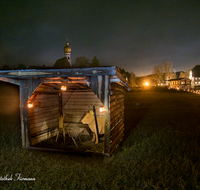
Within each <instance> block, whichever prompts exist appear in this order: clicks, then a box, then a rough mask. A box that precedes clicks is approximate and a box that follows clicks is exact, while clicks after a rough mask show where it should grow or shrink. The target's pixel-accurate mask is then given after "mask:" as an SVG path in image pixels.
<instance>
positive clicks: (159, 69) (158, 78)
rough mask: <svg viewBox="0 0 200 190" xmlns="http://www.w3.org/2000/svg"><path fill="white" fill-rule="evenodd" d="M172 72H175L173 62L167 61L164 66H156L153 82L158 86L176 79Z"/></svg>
mask: <svg viewBox="0 0 200 190" xmlns="http://www.w3.org/2000/svg"><path fill="white" fill-rule="evenodd" d="M172 70H173V65H172V62H169V61H165V62H163V63H162V64H159V65H156V66H154V68H153V80H154V81H155V82H156V83H157V84H160V83H164V81H166V80H169V79H171V78H173V77H174V74H173V72H172Z"/></svg>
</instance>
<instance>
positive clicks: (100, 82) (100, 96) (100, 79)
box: [97, 75, 103, 103]
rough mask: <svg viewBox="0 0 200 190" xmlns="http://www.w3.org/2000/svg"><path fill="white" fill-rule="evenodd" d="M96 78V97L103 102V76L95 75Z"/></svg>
mask: <svg viewBox="0 0 200 190" xmlns="http://www.w3.org/2000/svg"><path fill="white" fill-rule="evenodd" d="M97 80H98V93H97V95H98V98H99V99H100V100H101V102H102V103H103V100H102V83H103V77H102V76H101V75H98V76H97Z"/></svg>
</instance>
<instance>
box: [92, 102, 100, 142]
mask: <svg viewBox="0 0 200 190" xmlns="http://www.w3.org/2000/svg"><path fill="white" fill-rule="evenodd" d="M93 112H94V119H95V126H96V134H97V135H96V141H97V142H98V143H99V128H98V123H97V115H96V110H95V106H93ZM96 141H95V142H96Z"/></svg>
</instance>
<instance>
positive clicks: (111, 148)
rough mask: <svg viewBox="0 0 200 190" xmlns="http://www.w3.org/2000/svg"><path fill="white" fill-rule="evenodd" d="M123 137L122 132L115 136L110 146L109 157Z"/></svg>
mask: <svg viewBox="0 0 200 190" xmlns="http://www.w3.org/2000/svg"><path fill="white" fill-rule="evenodd" d="M123 136H124V131H123V130H122V131H121V133H120V134H119V135H118V136H117V138H116V139H115V141H113V143H112V144H111V146H110V155H111V154H112V153H113V151H114V150H115V148H116V146H117V145H118V144H119V143H120V141H121V139H122V138H123Z"/></svg>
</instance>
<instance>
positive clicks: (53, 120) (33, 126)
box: [30, 118, 58, 129]
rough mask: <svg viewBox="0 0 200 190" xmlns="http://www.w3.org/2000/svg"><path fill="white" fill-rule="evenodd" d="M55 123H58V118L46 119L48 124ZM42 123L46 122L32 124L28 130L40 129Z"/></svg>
mask: <svg viewBox="0 0 200 190" xmlns="http://www.w3.org/2000/svg"><path fill="white" fill-rule="evenodd" d="M57 121H58V118H52V119H48V122H49V123H53V122H57ZM44 122H46V120H44V121H40V122H38V123H33V124H31V125H30V129H32V128H35V127H40V126H42V125H43V124H44Z"/></svg>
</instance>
